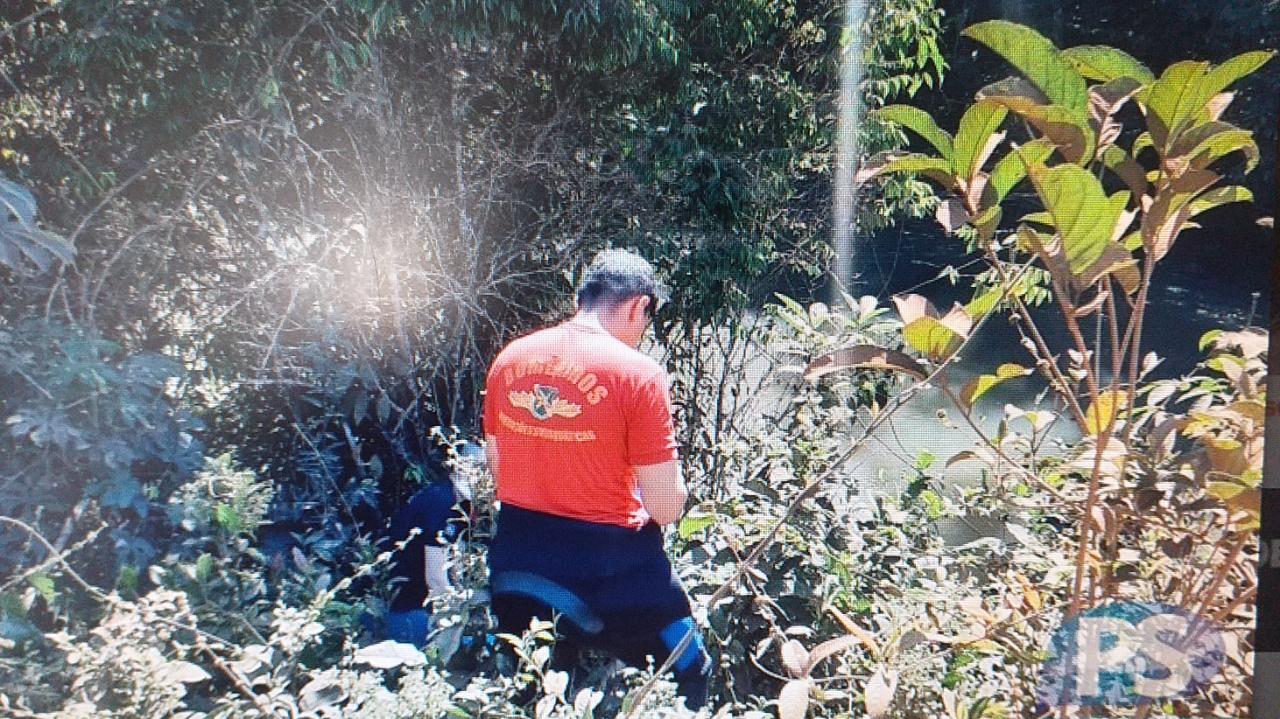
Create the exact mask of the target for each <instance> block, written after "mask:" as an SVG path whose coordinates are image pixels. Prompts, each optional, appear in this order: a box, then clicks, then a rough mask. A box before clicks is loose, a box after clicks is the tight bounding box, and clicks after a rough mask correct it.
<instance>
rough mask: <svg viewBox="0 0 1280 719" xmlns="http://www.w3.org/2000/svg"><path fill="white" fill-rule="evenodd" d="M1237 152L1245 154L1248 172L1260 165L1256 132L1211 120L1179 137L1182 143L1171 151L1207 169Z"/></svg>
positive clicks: (1179, 141)
mask: <svg viewBox="0 0 1280 719" xmlns="http://www.w3.org/2000/svg"><path fill="white" fill-rule="evenodd" d="M1233 152H1243V153H1244V155H1245V168H1244V171H1245V172H1252V171H1253V168H1255V167H1257V165H1258V159H1259V153H1258V143H1256V142H1254V139H1253V133H1252V132H1249V131H1248V130H1241V129H1240V128H1238V127H1235V126H1234V125H1229V124H1227V123H1225V122H1208V123H1205V124H1203V125H1198V126H1196V127H1195V128H1193V129H1191V130H1188V131H1187V132H1185V133H1183V135H1182V136H1181V137H1180V138H1179V139H1178V146H1177V147H1176V148H1175V149H1173V150H1171V151H1170V153H1169V154H1170V157H1186V158H1187V159H1188V160H1189V161H1190V162H1191V166H1192V167H1196V168H1204V167H1208V166H1209V165H1211V164H1212V163H1213V162H1214V161H1216V160H1218V159H1219V158H1221V157H1225V156H1227V155H1229V154H1231V153H1233Z"/></svg>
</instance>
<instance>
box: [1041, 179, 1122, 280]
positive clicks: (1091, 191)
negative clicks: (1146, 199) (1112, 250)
mask: <svg viewBox="0 0 1280 719" xmlns="http://www.w3.org/2000/svg"><path fill="white" fill-rule="evenodd" d="M1030 174H1031V181H1032V183H1034V184H1035V186H1036V192H1038V193H1039V194H1040V199H1041V201H1042V202H1043V203H1044V206H1045V208H1046V209H1047V210H1048V212H1049V214H1050V216H1052V218H1053V225H1054V227H1055V228H1057V232H1058V235H1059V236H1060V237H1061V238H1062V248H1063V251H1064V253H1065V254H1066V260H1067V266H1068V268H1069V270H1070V272H1071V274H1072V275H1073V276H1075V277H1082V276H1084V274H1085V273H1086V272H1087V271H1088V270H1089V269H1090V268H1092V267H1093V266H1094V265H1095V264H1096V263H1097V262H1098V260H1099V259H1101V258H1102V256H1103V254H1104V252H1105V251H1106V249H1107V247H1108V246H1109V245H1111V244H1112V242H1111V237H1112V235H1113V233H1114V230H1115V227H1116V223H1117V221H1118V220H1119V219H1120V215H1121V213H1123V212H1124V207H1125V204H1126V203H1127V201H1128V197H1129V195H1128V193H1127V192H1126V193H1117V194H1116V195H1115V196H1113V197H1111V198H1108V197H1107V195H1106V193H1105V192H1104V191H1103V189H1102V184H1101V183H1100V182H1098V179H1097V178H1096V177H1094V176H1093V175H1091V174H1089V172H1088V171H1087V170H1085V169H1084V168H1082V167H1080V166H1078V165H1068V164H1063V165H1057V166H1055V167H1052V168H1045V167H1044V166H1043V165H1036V166H1033V167H1032V168H1031V173H1030ZM1121 195H1123V196H1121Z"/></svg>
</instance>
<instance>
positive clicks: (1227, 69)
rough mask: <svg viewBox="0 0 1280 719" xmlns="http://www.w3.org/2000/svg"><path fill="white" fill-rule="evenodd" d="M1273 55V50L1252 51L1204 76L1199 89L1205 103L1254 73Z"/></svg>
mask: <svg viewBox="0 0 1280 719" xmlns="http://www.w3.org/2000/svg"><path fill="white" fill-rule="evenodd" d="M1275 54H1276V51H1275V50H1254V51H1253V52H1246V53H1243V54H1240V55H1236V56H1235V57H1233V58H1231V59H1230V60H1227V61H1226V62H1224V63H1222V64H1221V65H1218V66H1217V67H1215V68H1213V69H1212V70H1210V71H1209V73H1208V74H1207V75H1205V78H1204V80H1203V82H1202V83H1201V87H1200V88H1199V90H1200V94H1201V95H1202V96H1204V99H1205V102H1208V101H1209V98H1211V97H1213V96H1214V95H1217V94H1218V93H1220V92H1222V91H1223V90H1225V89H1227V88H1228V87H1230V86H1231V85H1232V84H1233V83H1235V81H1237V80H1239V79H1241V78H1243V77H1244V76H1245V75H1250V74H1252V73H1254V72H1256V71H1257V70H1258V69H1259V68H1261V67H1262V66H1263V65H1265V64H1267V62H1269V61H1270V60H1271V58H1272V57H1274V56H1275Z"/></svg>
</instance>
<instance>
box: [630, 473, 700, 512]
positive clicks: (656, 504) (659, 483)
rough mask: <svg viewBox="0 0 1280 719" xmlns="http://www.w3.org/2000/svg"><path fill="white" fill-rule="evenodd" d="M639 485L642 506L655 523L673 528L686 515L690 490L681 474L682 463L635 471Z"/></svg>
mask: <svg viewBox="0 0 1280 719" xmlns="http://www.w3.org/2000/svg"><path fill="white" fill-rule="evenodd" d="M635 471H636V483H637V484H638V485H639V486H640V502H641V503H642V504H643V505H644V510H645V511H646V512H648V513H649V516H650V517H651V518H652V519H653V521H655V522H657V523H658V524H671V523H672V522H674V521H676V520H678V519H680V517H681V515H683V514H684V503H685V501H686V500H688V499H689V490H688V489H687V488H686V487H685V486H684V476H683V474H682V473H681V472H680V460H678V459H673V460H671V461H669V462H662V463H660V464H648V465H644V466H640V467H636V468H635Z"/></svg>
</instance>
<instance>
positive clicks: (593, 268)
mask: <svg viewBox="0 0 1280 719" xmlns="http://www.w3.org/2000/svg"><path fill="white" fill-rule="evenodd" d="M637 295H651V296H653V297H654V301H655V303H656V302H657V301H658V300H663V299H666V289H665V288H664V287H662V285H661V284H659V282H658V280H657V276H656V275H655V273H654V271H653V265H651V264H649V262H648V261H647V260H645V259H644V258H643V257H641V256H640V255H637V254H636V253H634V252H630V251H628V250H618V249H610V250H602V251H601V252H600V253H599V254H597V255H596V256H595V258H594V259H592V260H591V265H590V266H588V267H587V270H586V272H584V273H583V274H582V281H581V282H580V283H579V284H578V306H579V307H581V308H583V309H595V308H597V307H601V308H609V307H614V306H616V305H617V304H618V303H620V302H624V301H626V300H628V299H631V298H632V297H635V296H637Z"/></svg>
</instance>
